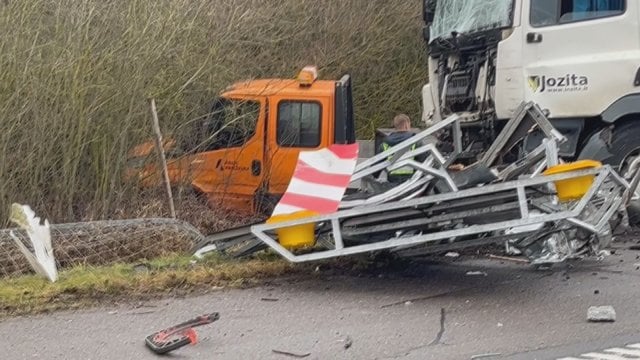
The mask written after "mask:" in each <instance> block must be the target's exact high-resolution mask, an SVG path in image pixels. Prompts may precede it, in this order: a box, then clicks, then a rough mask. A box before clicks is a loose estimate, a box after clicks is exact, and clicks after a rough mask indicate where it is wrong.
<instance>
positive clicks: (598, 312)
mask: <svg viewBox="0 0 640 360" xmlns="http://www.w3.org/2000/svg"><path fill="white" fill-rule="evenodd" d="M587 320H589V321H590V322H614V321H616V310H615V309H614V308H613V306H591V307H590V308H589V310H588V311H587Z"/></svg>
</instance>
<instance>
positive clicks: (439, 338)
mask: <svg viewBox="0 0 640 360" xmlns="http://www.w3.org/2000/svg"><path fill="white" fill-rule="evenodd" d="M445 320H446V312H445V310H444V308H441V309H440V330H439V331H438V334H437V335H436V338H435V339H433V341H432V342H431V343H430V344H429V346H433V345H438V344H440V341H442V335H444V331H445Z"/></svg>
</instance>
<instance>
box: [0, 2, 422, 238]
mask: <svg viewBox="0 0 640 360" xmlns="http://www.w3.org/2000/svg"><path fill="white" fill-rule="evenodd" d="M0 28H2V29H3V31H2V34H1V35H0V119H1V121H0V157H1V158H0V226H1V225H6V223H4V222H5V219H6V218H7V212H8V209H9V205H10V204H11V203H12V202H20V203H27V204H30V205H31V206H32V207H33V208H34V209H35V210H36V212H37V213H38V214H40V215H42V216H44V217H47V218H49V219H50V220H51V221H52V222H56V223H61V222H65V221H77V220H80V219H83V220H84V219H103V218H116V217H131V216H132V214H133V215H135V214H136V213H140V212H145V211H146V214H148V215H149V216H161V215H166V210H165V208H164V207H157V208H153V206H149V207H143V206H141V205H140V204H141V202H140V201H138V198H139V196H140V193H139V191H138V190H137V189H134V188H132V187H130V186H128V185H127V184H124V183H122V182H121V170H122V168H123V165H124V161H123V159H124V155H125V153H126V152H127V150H128V149H129V148H130V146H132V144H135V143H137V142H139V141H140V140H141V139H145V138H147V137H148V136H149V135H150V125H149V124H150V121H149V110H148V103H147V99H148V98H150V97H154V98H155V99H156V100H157V103H158V107H159V113H160V117H161V125H162V127H163V130H164V131H165V132H166V133H167V134H168V135H170V134H171V133H172V132H175V131H176V129H177V128H178V127H179V125H184V124H186V123H188V122H189V121H192V120H194V119H196V118H198V117H201V116H203V115H204V114H205V113H206V111H207V110H208V107H209V105H210V103H211V100H212V98H213V97H214V96H215V94H216V93H217V92H219V91H220V90H221V89H223V88H224V87H225V86H226V85H228V84H230V83H231V82H233V81H236V80H239V79H248V78H252V77H292V76H294V75H295V73H296V71H297V70H298V69H299V68H300V67H302V66H303V65H306V64H310V63H313V64H317V65H318V66H319V68H320V70H321V76H322V77H325V78H336V77H338V76H340V75H342V73H345V72H350V73H352V75H353V76H354V82H355V97H356V100H355V103H356V104H355V105H356V120H357V124H358V132H359V134H360V136H371V135H372V129H374V128H375V127H376V126H379V125H381V124H382V123H386V122H387V121H388V120H389V119H390V118H391V116H392V115H393V114H394V113H395V112H397V111H403V112H407V113H409V114H411V115H413V116H414V117H416V116H418V115H419V88H420V86H421V85H422V84H423V83H424V82H425V81H426V78H425V77H426V71H425V68H426V66H425V61H424V50H423V44H422V41H421V39H420V28H421V23H420V2H418V1H405V0H374V1H367V0H345V1H331V0H285V1H276V0H175V1H151V0H131V1H99V0H29V1H15V0H7V1H3V2H0ZM141 208H143V209H142V210H144V211H141ZM3 223H4V224H3ZM210 226H212V227H215V226H217V225H215V224H213V225H210Z"/></svg>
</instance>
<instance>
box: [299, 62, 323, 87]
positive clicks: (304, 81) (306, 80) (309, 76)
mask: <svg viewBox="0 0 640 360" xmlns="http://www.w3.org/2000/svg"><path fill="white" fill-rule="evenodd" d="M316 79H318V69H317V68H316V67H315V66H305V67H304V68H303V69H302V70H300V73H299V74H298V83H300V86H311V84H313V82H314V81H316Z"/></svg>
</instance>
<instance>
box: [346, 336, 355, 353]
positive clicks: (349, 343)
mask: <svg viewBox="0 0 640 360" xmlns="http://www.w3.org/2000/svg"><path fill="white" fill-rule="evenodd" d="M351 345H353V340H352V339H351V336H347V338H346V339H345V340H344V349H345V350H347V349H349V348H350V347H351Z"/></svg>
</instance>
